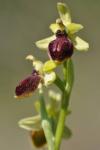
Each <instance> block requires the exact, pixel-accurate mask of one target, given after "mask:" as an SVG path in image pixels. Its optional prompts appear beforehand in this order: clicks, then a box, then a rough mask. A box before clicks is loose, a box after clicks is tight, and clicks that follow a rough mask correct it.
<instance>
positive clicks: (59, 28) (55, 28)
mask: <svg viewBox="0 0 100 150" xmlns="http://www.w3.org/2000/svg"><path fill="white" fill-rule="evenodd" d="M50 29H51V31H52V32H53V33H56V32H57V30H64V27H63V26H60V25H59V24H57V23H53V24H51V25H50Z"/></svg>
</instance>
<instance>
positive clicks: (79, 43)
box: [73, 36, 89, 51]
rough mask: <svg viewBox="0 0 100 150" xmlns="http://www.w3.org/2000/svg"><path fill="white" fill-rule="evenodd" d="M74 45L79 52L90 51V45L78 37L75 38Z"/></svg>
mask: <svg viewBox="0 0 100 150" xmlns="http://www.w3.org/2000/svg"><path fill="white" fill-rule="evenodd" d="M73 43H74V47H75V49H76V50H78V51H87V50H88V49H89V44H88V43H87V42H86V41H84V40H82V39H81V38H80V37H78V36H76V37H74V41H73Z"/></svg>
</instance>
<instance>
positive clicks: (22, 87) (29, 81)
mask: <svg viewBox="0 0 100 150" xmlns="http://www.w3.org/2000/svg"><path fill="white" fill-rule="evenodd" d="M40 82H41V76H40V75H39V73H38V72H37V71H36V70H33V72H32V74H31V75H29V76H27V77H26V78H25V79H23V80H21V81H20V82H19V84H18V86H17V87H16V89H15V93H16V98H24V97H28V96H30V95H32V93H33V92H34V91H35V90H36V89H37V88H38V85H39V83H40Z"/></svg>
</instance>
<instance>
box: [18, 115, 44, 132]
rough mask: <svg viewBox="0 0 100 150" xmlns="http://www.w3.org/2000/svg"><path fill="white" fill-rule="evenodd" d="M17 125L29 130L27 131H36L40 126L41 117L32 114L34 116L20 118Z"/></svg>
mask: <svg viewBox="0 0 100 150" xmlns="http://www.w3.org/2000/svg"><path fill="white" fill-rule="evenodd" d="M18 124H19V127H21V128H23V129H26V130H29V131H31V130H32V131H36V130H39V129H40V128H41V117H40V116H39V115H38V116H34V117H29V118H25V119H22V120H20V121H19V122H18Z"/></svg>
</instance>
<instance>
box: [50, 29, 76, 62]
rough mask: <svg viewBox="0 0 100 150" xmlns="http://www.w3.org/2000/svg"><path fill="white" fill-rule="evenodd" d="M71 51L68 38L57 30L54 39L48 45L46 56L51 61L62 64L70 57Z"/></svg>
mask: <svg viewBox="0 0 100 150" xmlns="http://www.w3.org/2000/svg"><path fill="white" fill-rule="evenodd" d="M73 49H74V47H73V43H72V42H71V40H70V39H69V38H68V36H67V33H66V32H65V31H60V30H58V31H57V33H56V39H55V40H53V41H51V42H50V43H49V46H48V55H49V57H50V58H51V59H52V60H55V61H60V62H62V61H63V60H65V59H67V58H70V57H71V56H72V54H73Z"/></svg>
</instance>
